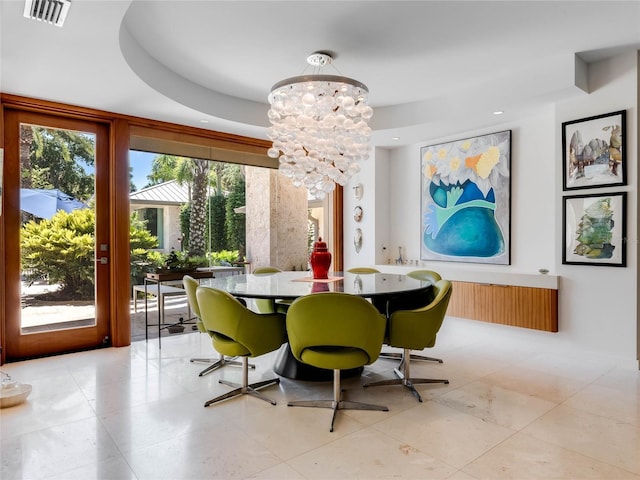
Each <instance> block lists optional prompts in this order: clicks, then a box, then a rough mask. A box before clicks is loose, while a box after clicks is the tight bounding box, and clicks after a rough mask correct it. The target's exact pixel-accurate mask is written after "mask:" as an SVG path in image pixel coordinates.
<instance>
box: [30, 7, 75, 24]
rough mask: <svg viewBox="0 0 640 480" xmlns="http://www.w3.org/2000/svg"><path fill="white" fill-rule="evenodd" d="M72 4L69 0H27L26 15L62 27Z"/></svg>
mask: <svg viewBox="0 0 640 480" xmlns="http://www.w3.org/2000/svg"><path fill="white" fill-rule="evenodd" d="M70 6H71V2H70V1H69V0H26V1H25V4H24V16H25V17H27V18H33V19H34V20H40V21H41V22H45V23H50V24H51V25H55V26H56V27H61V26H62V25H63V24H64V20H65V18H67V13H69V7H70Z"/></svg>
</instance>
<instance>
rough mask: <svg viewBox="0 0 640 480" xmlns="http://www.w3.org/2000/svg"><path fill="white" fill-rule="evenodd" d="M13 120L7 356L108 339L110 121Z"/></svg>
mask: <svg viewBox="0 0 640 480" xmlns="http://www.w3.org/2000/svg"><path fill="white" fill-rule="evenodd" d="M6 118H7V122H6V130H5V132H6V137H5V138H6V139H7V140H6V144H7V152H6V154H7V155H6V157H7V158H5V161H6V162H8V164H9V165H8V167H9V168H7V173H8V175H7V178H5V180H6V183H5V185H6V190H5V191H6V193H7V195H8V196H9V197H10V198H11V199H13V200H15V201H13V202H8V203H9V204H10V209H7V210H8V211H7V212H6V213H7V215H6V217H5V220H4V221H5V227H8V228H6V230H5V232H6V235H5V236H6V239H7V242H6V249H7V262H6V263H7V265H6V266H7V269H6V270H7V272H6V278H7V279H8V282H7V283H8V288H7V292H8V295H7V311H8V312H10V315H8V316H7V319H6V324H5V325H6V331H7V359H10V360H11V359H20V358H27V357H31V356H41V355H49V354H55V353H61V352H67V351H72V350H77V349H83V348H92V347H98V346H102V345H108V344H109V314H108V313H109V276H110V274H109V263H108V262H109V259H108V253H109V243H108V238H109V222H108V211H109V209H108V201H109V199H108V185H109V182H108V171H109V169H108V163H107V162H108V127H107V126H105V125H101V124H96V123H92V122H83V121H78V120H72V119H63V118H57V117H50V116H45V115H38V114H33V113H27V112H10V113H9V114H8V115H7V117H6ZM14 136H15V137H14ZM16 139H17V141H16Z"/></svg>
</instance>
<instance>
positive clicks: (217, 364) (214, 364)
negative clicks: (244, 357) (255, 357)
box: [190, 355, 256, 377]
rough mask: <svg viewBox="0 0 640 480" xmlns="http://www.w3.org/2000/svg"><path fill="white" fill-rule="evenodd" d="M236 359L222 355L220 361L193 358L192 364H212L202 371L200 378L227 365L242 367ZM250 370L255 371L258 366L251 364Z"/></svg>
mask: <svg viewBox="0 0 640 480" xmlns="http://www.w3.org/2000/svg"><path fill="white" fill-rule="evenodd" d="M234 358H236V357H225V356H224V355H220V358H219V359H218V360H216V359H214V358H192V359H191V360H190V362H191V363H210V364H211V365H209V366H208V367H207V368H205V369H204V370H202V371H201V372H200V373H199V374H198V376H199V377H204V376H205V375H206V374H207V373H211V372H213V371H214V370H217V369H219V368H221V367H224V366H225V365H234V366H238V367H240V366H242V362H239V361H237V360H233V359H234ZM248 367H249V368H253V369H255V368H256V366H255V365H253V364H249V365H248Z"/></svg>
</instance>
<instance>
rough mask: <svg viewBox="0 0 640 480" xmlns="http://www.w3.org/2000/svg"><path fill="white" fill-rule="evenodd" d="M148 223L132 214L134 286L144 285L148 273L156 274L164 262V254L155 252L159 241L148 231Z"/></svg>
mask: <svg viewBox="0 0 640 480" xmlns="http://www.w3.org/2000/svg"><path fill="white" fill-rule="evenodd" d="M146 223H147V222H146V221H144V220H141V219H140V218H139V217H138V214H137V213H132V214H131V218H130V221H129V243H130V248H131V253H130V263H131V272H130V273H131V284H132V285H137V284H140V283H142V281H143V279H144V276H145V274H146V273H149V272H155V271H156V270H157V268H158V267H159V266H160V265H162V263H163V262H164V258H163V255H162V253H160V252H157V251H154V250H153V249H154V248H158V239H157V238H156V237H154V236H153V235H151V233H150V232H149V231H148V230H147V229H146Z"/></svg>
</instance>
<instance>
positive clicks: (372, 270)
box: [347, 267, 380, 273]
mask: <svg viewBox="0 0 640 480" xmlns="http://www.w3.org/2000/svg"><path fill="white" fill-rule="evenodd" d="M347 272H349V273H380V270H378V269H376V268H373V267H353V268H350V269H349V270H347Z"/></svg>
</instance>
